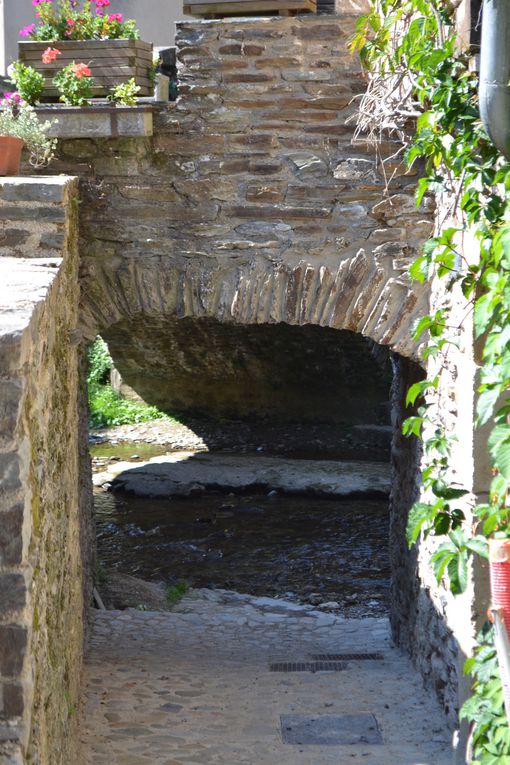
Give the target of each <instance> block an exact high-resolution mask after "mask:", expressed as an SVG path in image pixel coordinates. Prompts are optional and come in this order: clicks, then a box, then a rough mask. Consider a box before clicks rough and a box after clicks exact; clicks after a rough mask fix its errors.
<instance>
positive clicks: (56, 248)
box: [0, 177, 90, 765]
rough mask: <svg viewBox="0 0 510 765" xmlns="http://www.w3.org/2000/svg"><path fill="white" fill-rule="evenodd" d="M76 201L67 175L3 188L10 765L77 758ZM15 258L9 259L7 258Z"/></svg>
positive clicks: (2, 577)
mask: <svg viewBox="0 0 510 765" xmlns="http://www.w3.org/2000/svg"><path fill="white" fill-rule="evenodd" d="M76 193H77V186H76V182H75V181H74V180H73V179H70V178H66V177H60V178H46V179H40V180H38V179H33V178H32V179H31V178H19V179H3V180H1V181H0V220H1V224H0V239H1V240H2V242H3V248H2V251H1V255H2V257H0V270H1V280H2V287H3V289H2V300H1V304H0V315H1V321H0V327H1V329H0V360H1V361H0V369H1V374H0V388H1V393H0V413H1V416H0V423H1V424H0V449H1V454H0V461H1V463H2V470H1V471H0V472H1V479H0V492H1V507H0V760H1V761H2V763H6V765H7V764H8V765H21V764H22V763H38V765H68V763H69V762H72V760H73V757H74V749H73V747H74V744H75V719H76V718H75V712H76V709H77V702H78V689H79V680H80V665H81V652H82V643H83V630H84V621H83V609H84V596H83V587H84V583H85V582H88V580H89V573H90V572H87V573H86V576H85V573H84V562H83V561H84V560H85V559H86V555H85V554H84V545H85V539H84V538H85V537H86V536H87V535H88V534H89V531H88V530H87V520H86V519H87V515H86V504H87V503H86V501H85V500H86V498H87V484H86V481H87V480H88V476H87V474H86V472H84V470H83V467H84V466H83V462H82V464H80V461H83V460H84V459H85V455H84V454H83V446H82V447H81V449H82V451H81V452H80V439H81V440H82V443H83V437H84V426H85V423H84V421H83V414H84V412H83V408H82V412H81V413H80V406H79V402H80V401H81V402H82V403H83V399H82V397H81V395H80V390H81V387H80V379H79V371H78V369H79V352H78V347H77V344H76V334H75V333H76V327H77V320H78V312H77V309H78V297H79V287H78V258H77V247H76V215H75V206H74V205H73V199H74V197H75V195H76ZM9 242H10V246H9V245H8V244H7V243H9ZM10 248H12V251H13V255H14V257H8V255H7V254H6V253H7V252H9V251H10ZM57 255H58V257H56V256H57ZM85 443H86V442H85ZM88 512H89V517H90V509H89V511H88ZM80 515H81V518H80ZM85 587H86V588H88V587H89V585H88V583H86V584H85Z"/></svg>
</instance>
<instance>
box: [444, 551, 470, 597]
mask: <svg viewBox="0 0 510 765" xmlns="http://www.w3.org/2000/svg"><path fill="white" fill-rule="evenodd" d="M467 561H468V558H467V554H466V552H465V551H464V550H461V551H460V552H458V553H457V555H455V556H454V557H453V558H452V559H451V560H450V561H449V562H448V565H447V570H448V578H449V580H450V586H451V589H452V592H453V594H454V595H460V594H461V593H462V592H465V591H466V588H467V585H468V566H467Z"/></svg>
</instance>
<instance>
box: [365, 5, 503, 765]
mask: <svg viewBox="0 0 510 765" xmlns="http://www.w3.org/2000/svg"><path fill="white" fill-rule="evenodd" d="M450 9H451V5H450V4H449V3H448V2H446V1H444V2H443V0H407V2H402V0H378V2H376V3H375V2H374V5H373V8H372V10H371V11H370V12H369V13H368V14H366V15H365V16H363V17H361V18H360V19H359V22H358V26H357V32H356V35H355V36H354V38H353V40H352V44H351V47H352V49H353V50H358V51H359V52H360V54H361V58H362V61H363V63H364V65H365V66H366V67H367V68H368V69H369V70H370V72H371V75H372V77H373V78H374V79H375V80H376V81H377V83H378V88H379V90H380V89H381V87H382V83H384V84H385V87H386V88H387V90H388V93H389V94H390V98H389V102H390V103H392V104H393V105H394V107H395V113H396V115H397V117H398V119H394V120H393V124H392V123H391V120H389V119H388V115H387V113H386V112H385V111H384V109H382V110H381V109H379V110H377V109H376V110H375V111H374V113H373V114H372V115H369V117H368V124H369V128H370V132H371V135H372V137H373V136H374V135H376V134H377V128H379V130H380V132H381V133H382V132H384V130H385V129H389V130H390V132H391V131H392V132H393V133H394V134H395V133H396V134H397V135H398V137H399V138H400V137H401V135H402V129H403V125H404V123H405V120H406V118H407V120H408V118H409V116H414V115H415V114H417V115H418V116H417V119H416V127H415V132H414V135H413V137H412V138H411V139H410V141H409V143H408V145H407V147H406V152H405V159H406V162H407V163H408V164H409V165H412V164H413V163H414V162H416V161H417V160H421V161H422V162H423V164H424V174H423V176H422V177H421V179H420V181H419V183H418V189H417V202H420V201H421V199H422V197H423V196H424V195H425V194H434V195H436V196H437V197H438V199H439V201H440V203H441V206H442V207H443V209H447V210H448V216H447V217H448V218H449V219H450V220H453V221H455V222H454V223H453V224H451V225H448V226H443V227H442V228H441V229H440V231H439V233H438V235H437V236H435V237H433V238H432V239H431V240H430V241H429V242H427V243H426V245H425V247H424V248H423V251H422V253H421V254H420V255H419V257H418V258H417V259H416V260H415V261H414V263H413V264H412V266H411V269H410V273H411V277H412V278H413V279H415V280H417V281H420V282H424V281H432V280H433V279H442V280H443V283H444V289H445V293H446V294H448V293H449V292H451V291H452V290H453V289H454V288H455V289H460V290H461V293H462V295H463V296H464V299H465V301H466V307H467V309H468V310H467V311H466V317H472V320H473V325H474V332H475V336H476V338H477V339H479V341H480V343H481V346H482V364H481V369H480V385H479V389H478V402H477V421H478V424H479V425H483V424H485V423H490V428H491V435H490V437H489V441H488V449H489V453H490V457H491V459H492V466H493V475H494V478H493V481H492V484H491V487H490V492H489V501H488V502H487V503H485V504H480V505H476V506H475V505H474V503H473V502H472V497H471V495H470V494H469V492H468V490H467V489H466V488H464V487H462V486H458V485H452V483H451V480H450V478H449V466H450V464H451V454H452V436H451V434H446V433H445V431H444V429H443V426H442V424H441V422H440V421H439V418H438V416H437V401H438V396H439V391H438V378H437V377H433V378H432V379H428V380H425V381H424V382H422V383H418V384H416V385H414V386H413V387H412V388H411V389H410V391H409V393H408V404H415V403H417V404H418V409H417V413H416V415H414V416H413V417H411V418H409V419H408V420H407V421H406V423H405V424H404V432H405V433H406V434H407V435H415V436H418V437H420V438H421V439H422V441H423V449H424V456H425V466H424V469H423V471H422V482H423V491H422V497H421V499H420V501H419V502H418V503H416V504H415V506H414V507H413V508H412V511H411V513H410V515H409V523H408V540H409V543H410V544H413V543H415V542H416V541H417V540H418V538H419V536H420V534H422V535H424V536H427V535H432V536H435V537H438V538H439V541H441V540H443V541H441V543H440V544H439V545H438V546H437V547H436V550H435V552H434V554H433V556H432V560H431V563H432V565H433V568H434V570H435V573H436V576H437V579H438V581H444V582H446V584H447V585H449V587H450V589H451V590H452V592H453V593H455V594H456V593H460V592H462V591H464V590H465V588H466V586H467V582H468V562H469V559H470V557H471V556H482V557H486V556H487V539H488V537H490V536H496V537H510V517H509V512H510V507H509V501H508V493H509V488H510V424H509V422H508V420H509V415H510V397H509V395H508V390H509V386H510V197H509V193H508V192H509V190H510V164H509V163H508V162H506V161H505V159H504V158H503V157H502V156H501V155H500V154H499V153H498V151H497V149H496V148H495V147H494V146H493V145H492V144H491V142H490V140H489V138H488V136H487V134H486V132H485V130H484V127H483V125H482V123H481V121H480V118H479V114H478V99H477V89H478V79H477V75H476V74H475V73H474V72H472V71H470V69H469V60H468V56H467V54H466V53H465V52H463V51H462V50H461V49H460V45H459V44H458V41H457V40H456V37H455V29H454V21H453V19H452V17H451V15H450ZM366 123H367V118H366V117H365V124H366ZM374 125H375V127H374ZM466 234H469V237H470V239H471V241H474V242H475V243H476V246H475V247H472V248H469V250H468V249H467V248H461V247H460V246H458V244H457V243H458V242H459V241H461V240H462V237H463V235H466ZM460 332H461V326H459V325H458V324H457V325H455V322H454V321H453V320H452V319H451V317H450V315H449V310H448V306H446V307H441V308H440V309H438V310H436V311H435V312H433V313H432V314H431V315H428V316H424V317H422V318H421V319H420V320H419V322H418V324H417V326H416V327H415V330H414V338H415V340H418V339H419V338H420V337H422V336H426V337H427V347H426V349H425V358H426V359H437V361H438V362H440V361H441V359H442V358H444V355H445V353H446V350H447V348H448V346H449V345H451V344H453V345H458V343H459V337H460ZM435 404H436V406H435ZM468 509H469V511H470V514H472V515H473V516H474V517H475V519H476V520H477V523H476V524H475V525H476V527H477V528H476V532H477V533H474V531H473V528H472V525H471V523H468V521H467V519H466V512H467V510H468ZM466 671H467V672H469V673H470V674H471V675H472V676H473V678H474V683H473V696H472V697H471V699H469V701H468V702H466V704H465V705H464V707H463V710H462V715H463V716H464V717H466V718H467V719H468V720H470V721H471V722H472V723H473V757H474V759H473V762H477V763H483V765H496V763H498V765H510V734H509V730H508V724H507V721H506V716H505V713H504V709H503V696H502V692H501V681H500V678H499V675H498V672H497V664H496V658H495V651H494V647H493V634H492V630H491V629H488V630H486V631H484V633H483V634H481V635H480V636H479V647H478V649H477V650H476V652H475V655H474V657H473V658H472V659H470V660H469V661H468V662H467V664H466Z"/></svg>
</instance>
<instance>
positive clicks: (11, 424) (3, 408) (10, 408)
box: [0, 379, 22, 476]
mask: <svg viewBox="0 0 510 765" xmlns="http://www.w3.org/2000/svg"><path fill="white" fill-rule="evenodd" d="M21 393H22V389H21V380H16V379H3V380H0V436H7V437H8V438H12V435H13V432H14V428H15V427H16V421H17V419H18V409H19V403H20V400H21ZM1 475H2V473H1V472H0V476H1Z"/></svg>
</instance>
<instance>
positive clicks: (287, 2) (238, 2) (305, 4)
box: [183, 0, 317, 18]
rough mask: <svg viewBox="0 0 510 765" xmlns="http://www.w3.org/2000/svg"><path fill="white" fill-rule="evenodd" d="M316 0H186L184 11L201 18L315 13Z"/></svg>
mask: <svg viewBox="0 0 510 765" xmlns="http://www.w3.org/2000/svg"><path fill="white" fill-rule="evenodd" d="M316 10H317V2H316V0H184V7H183V11H184V13H186V14H188V15H189V16H200V17H201V18H218V17H222V16H243V15H245V14H246V15H249V16H253V15H254V14H257V13H258V14H260V15H262V16H268V15H275V14H276V15H278V14H280V16H294V15H295V14H296V13H315V12H316Z"/></svg>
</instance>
